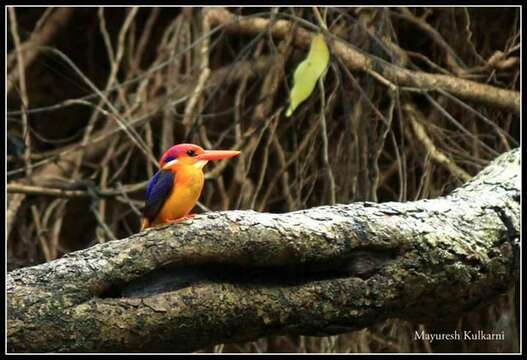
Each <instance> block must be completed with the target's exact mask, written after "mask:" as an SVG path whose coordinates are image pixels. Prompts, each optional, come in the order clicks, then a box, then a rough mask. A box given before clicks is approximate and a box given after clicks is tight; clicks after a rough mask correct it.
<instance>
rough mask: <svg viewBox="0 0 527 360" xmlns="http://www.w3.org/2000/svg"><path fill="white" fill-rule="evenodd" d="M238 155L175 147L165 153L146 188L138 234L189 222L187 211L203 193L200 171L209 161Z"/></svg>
mask: <svg viewBox="0 0 527 360" xmlns="http://www.w3.org/2000/svg"><path fill="white" fill-rule="evenodd" d="M239 154H240V152H239V151H234V150H203V148H201V147H200V146H198V145H194V144H178V145H174V146H172V147H171V148H170V149H168V150H167V151H166V152H165V153H164V154H163V156H161V159H160V160H159V167H160V170H159V171H158V172H156V173H155V175H154V176H153V177H152V178H151V179H150V181H149V182H148V186H147V188H146V196H145V208H144V209H143V223H142V226H141V231H143V230H144V229H147V228H149V227H152V226H157V225H161V224H173V223H177V222H180V221H183V220H186V219H189V218H191V217H192V216H193V214H190V211H191V210H192V209H193V208H194V206H195V205H196V202H197V201H198V199H199V196H200V195H201V191H202V190H203V183H204V175H203V167H204V166H205V165H206V164H207V162H209V161H210V160H222V159H227V158H231V157H234V156H238V155H239Z"/></svg>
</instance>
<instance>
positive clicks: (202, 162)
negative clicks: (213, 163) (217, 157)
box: [194, 160, 209, 169]
mask: <svg viewBox="0 0 527 360" xmlns="http://www.w3.org/2000/svg"><path fill="white" fill-rule="evenodd" d="M208 162H209V161H208V160H198V161H196V162H195V163H194V166H195V167H197V168H198V169H203V167H204V166H205V165H207V163H208Z"/></svg>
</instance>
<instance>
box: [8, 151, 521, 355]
mask: <svg viewBox="0 0 527 360" xmlns="http://www.w3.org/2000/svg"><path fill="white" fill-rule="evenodd" d="M520 168H521V166H520V150H519V149H515V150H512V151H510V152H508V153H506V154H503V155H501V156H500V157H499V158H497V159H496V160H495V161H494V162H492V163H491V164H490V165H489V166H488V167H487V168H485V169H484V170H483V171H482V172H481V173H480V174H478V175H477V176H476V177H475V178H473V179H472V180H471V181H469V182H468V183H466V184H465V185H464V186H462V187H460V188H458V189H457V190H455V191H453V192H452V193H451V194H449V195H448V196H445V197H441V198H437V199H433V200H421V201H415V202H405V203H394V202H389V203H382V204H378V203H371V202H360V203H353V204H348V205H335V206H323V207H317V208H312V209H307V210H302V211H296V212H291V213H286V214H269V213H257V212H254V211H226V212H216V213H209V214H204V215H200V216H197V217H196V218H194V219H193V220H191V221H187V222H183V223H180V224H175V225H172V226H166V227H159V228H154V229H150V230H148V231H145V232H142V233H139V234H136V235H133V236H131V237H129V238H126V239H121V240H116V241H111V242H108V243H105V244H99V245H96V246H93V247H91V248H88V249H85V250H82V251H77V252H74V253H70V254H68V255H65V256H64V257H62V258H61V259H58V260H55V261H52V262H49V263H45V264H42V265H38V266H33V267H28V268H22V269H18V270H15V271H12V272H10V273H8V274H7V281H6V286H7V311H8V313H7V345H8V351H10V352H136V351H137V352H139V351H141V352H160V351H163V352H170V351H174V352H182V351H193V350H197V349H200V348H203V347H205V346H210V345H213V344H217V343H226V342H239V341H245V340H250V339H256V338H258V337H261V336H268V335H277V334H304V335H329V334H338V333H342V332H348V331H352V330H355V329H360V328H363V327H366V326H370V325H373V324H375V323H377V322H379V321H382V320H384V319H387V318H394V317H396V318H402V319H409V320H416V321H420V322H425V323H426V322H433V321H435V320H437V319H438V318H445V319H446V318H449V317H455V316H458V315H459V314H461V313H463V312H466V311H468V310H471V309H473V308H474V307H475V306H477V305H480V304H483V303H488V302H489V301H492V299H493V298H495V297H496V296H499V295H500V294H503V293H505V292H506V291H507V290H508V289H510V287H511V286H512V285H513V284H514V282H515V281H516V279H517V274H518V268H519V264H518V258H517V254H518V251H517V248H518V246H517V245H516V244H517V241H518V238H519V232H520V230H519V229H520V170H521V169H520ZM205 268H206V269H208V273H207V274H206V275H200V274H202V273H200V269H205ZM188 269H194V270H193V271H194V272H193V276H189V277H187V279H186V280H185V281H183V282H180V283H179V284H178V283H177V281H176V280H177V278H178V274H180V275H181V274H185V273H186V274H188ZM211 269H212V270H211ZM233 269H234V270H233ZM211 272H212V273H216V274H217V275H218V276H217V277H214V276H211ZM223 272H225V273H226V272H230V274H231V275H229V276H228V277H225V278H224V279H223V280H222V277H221V275H222V273H223ZM156 273H160V274H161V275H159V276H157V277H154V276H153V274H156ZM238 275H239V279H240V281H237V276H238ZM167 278H169V280H171V281H172V283H171V284H170V285H169V283H170V281H166V280H167ZM141 281H142V282H141ZM174 283H176V285H174ZM134 284H135V285H134ZM137 284H144V287H145V288H146V287H150V290H148V291H146V290H145V291H141V288H142V286H143V285H139V286H138V285H137ZM134 286H135V290H130V289H131V288H132V287H134ZM138 289H139V290H138Z"/></svg>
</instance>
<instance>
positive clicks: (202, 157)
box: [159, 144, 240, 170]
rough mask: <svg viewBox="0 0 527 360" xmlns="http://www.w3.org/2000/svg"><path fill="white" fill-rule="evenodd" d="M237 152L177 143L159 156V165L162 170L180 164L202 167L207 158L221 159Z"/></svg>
mask: <svg viewBox="0 0 527 360" xmlns="http://www.w3.org/2000/svg"><path fill="white" fill-rule="evenodd" d="M239 154H240V152H239V151H230V150H203V148H202V147H200V146H198V145H194V144H178V145H174V146H172V147H171V148H170V149H168V150H167V151H166V152H165V153H164V154H163V156H161V159H160V160H159V166H160V167H161V169H163V170H169V169H171V168H173V167H174V166H181V165H193V166H196V167H198V168H202V167H203V166H205V164H207V162H208V161H209V160H222V159H227V158H231V157H234V156H237V155H239Z"/></svg>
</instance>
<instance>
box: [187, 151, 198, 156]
mask: <svg viewBox="0 0 527 360" xmlns="http://www.w3.org/2000/svg"><path fill="white" fill-rule="evenodd" d="M187 155H188V156H191V157H194V156H196V155H197V154H196V152H195V151H194V150H187Z"/></svg>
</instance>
